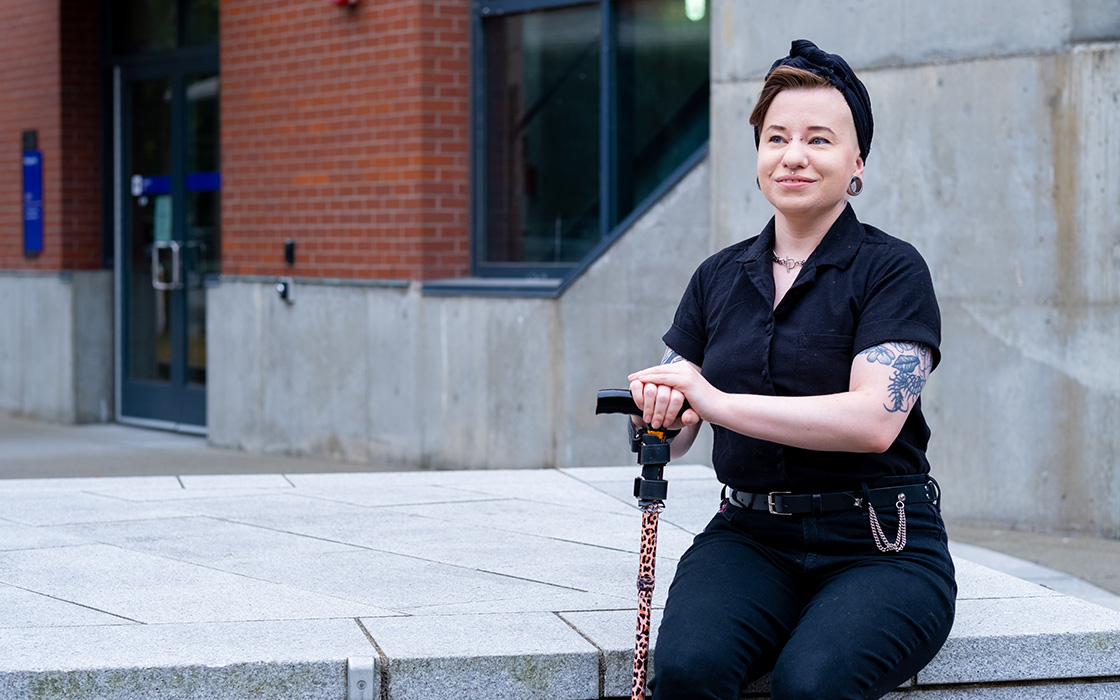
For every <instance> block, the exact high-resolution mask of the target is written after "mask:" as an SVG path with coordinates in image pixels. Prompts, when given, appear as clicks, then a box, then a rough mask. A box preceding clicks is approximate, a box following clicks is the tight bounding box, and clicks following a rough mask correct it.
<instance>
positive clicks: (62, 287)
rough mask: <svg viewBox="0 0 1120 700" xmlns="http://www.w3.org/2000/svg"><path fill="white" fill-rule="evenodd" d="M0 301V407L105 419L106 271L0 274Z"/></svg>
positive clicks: (65, 418) (109, 410)
mask: <svg viewBox="0 0 1120 700" xmlns="http://www.w3.org/2000/svg"><path fill="white" fill-rule="evenodd" d="M0 299H3V300H4V303H3V304H0V410H4V411H7V412H9V413H15V414H18V415H25V416H30V417H33V418H39V419H42V420H49V421H56V422H63V423H86V422H97V421H106V420H109V418H111V417H112V415H113V277H112V273H111V272H109V271H91V272H67V273H64V274H61V275H60V274H51V275H40V274H26V273H0Z"/></svg>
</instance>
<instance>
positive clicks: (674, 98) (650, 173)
mask: <svg viewBox="0 0 1120 700" xmlns="http://www.w3.org/2000/svg"><path fill="white" fill-rule="evenodd" d="M601 16H602V12H601V7H600V6H599V3H588V4H583V5H579V6H576V7H564V8H547V9H543V8H542V9H540V10H534V11H528V12H522V13H520V14H506V15H501V16H497V17H487V16H484V17H483V21H482V27H483V40H484V44H485V51H484V55H485V61H484V65H482V66H480V67H479V69H480V70H481V71H482V75H481V80H482V83H483V85H484V86H485V110H484V111H483V113H482V117H483V120H484V124H485V127H484V128H485V137H484V142H483V144H482V146H481V149H480V155H481V164H482V166H483V168H484V169H485V172H484V173H483V174H482V177H480V178H476V184H475V186H476V187H479V188H481V191H480V192H479V196H477V198H476V202H478V203H479V206H480V207H481V208H482V210H483V216H482V222H481V223H482V227H483V230H482V231H479V232H476V235H480V236H481V237H482V245H481V246H479V248H478V250H479V251H480V259H479V263H480V267H481V268H483V269H484V271H486V270H493V269H497V270H499V271H501V270H505V269H507V268H508V267H509V266H511V265H512V266H519V267H521V268H522V269H523V270H526V271H529V272H534V271H535V272H542V271H543V272H544V273H545V274H547V273H548V271H549V270H550V269H552V270H557V271H558V272H562V271H563V270H567V269H571V268H572V267H574V266H575V265H576V264H578V263H579V262H580V261H581V260H582V259H583V258H584V257H585V256H586V255H587V254H588V253H589V252H590V251H591V250H592V249H593V248H594V247H595V246H597V245H598V244H599V242H600V241H602V239H603V238H604V237H605V236H606V235H607V234H608V233H609V230H610V229H611V228H613V227H614V226H615V225H617V224H618V223H619V222H620V221H622V220H623V219H625V218H626V217H627V216H628V215H629V214H630V213H631V212H633V211H634V210H635V208H636V207H638V206H640V205H641V204H642V202H643V201H644V200H645V199H646V198H648V197H649V196H650V195H651V194H652V193H654V192H655V191H656V190H657V189H658V188H659V187H660V186H661V185H662V183H664V182H665V181H666V180H667V179H668V178H669V177H670V176H671V175H672V174H673V173H675V172H676V171H677V169H678V168H679V167H680V166H681V164H682V163H684V162H685V161H686V160H687V159H688V158H689V156H691V155H692V154H693V153H695V152H696V151H697V149H699V148H700V147H701V146H703V145H704V143H706V142H707V140H708V128H709V127H708V121H709V107H708V103H709V77H708V74H709V32H710V22H709V20H708V17H707V12H706V3H704V2H699V0H691V1H690V2H685V1H684V0H615V1H614V2H612V5H611V13H610V16H611V17H612V26H611V27H609V31H608V32H607V33H606V37H605V40H606V41H604V37H603V36H602V33H601V32H600V18H601ZM604 44H605V45H604ZM604 49H606V50H604ZM604 56H606V60H608V61H610V63H609V66H608V68H609V70H608V71H607V72H608V73H609V74H611V75H612V76H613V78H612V80H611V93H613V94H609V95H604V93H603V91H602V90H601V89H600V88H601V80H602V78H601V76H602V74H603V72H604V71H602V70H601V65H600V62H601V61H602V60H603V57H604ZM603 110H606V111H607V114H608V119H607V124H608V125H609V126H608V127H607V133H606V134H605V135H604V134H603V133H602V131H603V122H602V120H601V119H600V115H601V113H602V111H603ZM604 136H605V138H604ZM604 143H605V144H607V145H608V147H609V149H610V150H609V152H608V154H607V155H608V162H609V168H608V170H607V173H609V175H607V173H601V172H600V171H601V169H602V163H601V158H600V148H601V144H604ZM604 176H607V177H609V180H608V183H607V186H606V187H605V188H604V187H601V184H600V178H601V177H604ZM603 189H606V190H607V191H608V192H609V195H610V197H609V200H607V201H606V202H602V201H600V198H601V196H602V190H603ZM604 208H605V216H602V217H601V216H600V211H601V210H604ZM604 223H605V224H606V226H604ZM604 229H606V230H604Z"/></svg>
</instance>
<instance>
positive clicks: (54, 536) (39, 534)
mask: <svg viewBox="0 0 1120 700" xmlns="http://www.w3.org/2000/svg"><path fill="white" fill-rule="evenodd" d="M87 541H88V540H86V539H85V538H83V537H75V536H74V535H70V534H67V533H65V532H60V531H58V530H55V529H53V528H47V527H36V526H34V525H23V524H21V523H13V522H10V521H5V520H0V552H8V551H12V550H16V549H39V548H45V547H68V546H70V545H75V544H85V543H86V542H87Z"/></svg>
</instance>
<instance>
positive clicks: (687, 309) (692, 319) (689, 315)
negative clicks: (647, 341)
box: [661, 265, 708, 365]
mask: <svg viewBox="0 0 1120 700" xmlns="http://www.w3.org/2000/svg"><path fill="white" fill-rule="evenodd" d="M703 270H704V266H703V265H701V266H700V267H699V268H698V269H697V270H696V271H695V272H694V273H692V279H691V280H689V282H688V287H687V288H686V289H685V291H684V295H683V296H682V297H681V301H680V304H678V305H677V313H676V314H675V315H674V317H673V325H672V326H670V327H669V330H668V331H667V332H666V333H665V335H663V336H661V339H662V340H664V341H665V345H666V346H667V347H670V348H672V349H673V350H675V351H676V352H677V354H679V355H680V356H681V357H683V358H684V359H686V360H688V361H689V362H692V363H693V364H695V365H702V364H703V363H704V348H705V347H706V346H707V335H708V334H707V330H706V325H705V322H704V318H705V316H704V303H703V299H704V293H703V281H702V280H703V277H704V275H703Z"/></svg>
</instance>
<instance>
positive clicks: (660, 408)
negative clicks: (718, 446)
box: [628, 362, 718, 430]
mask: <svg viewBox="0 0 1120 700" xmlns="http://www.w3.org/2000/svg"><path fill="white" fill-rule="evenodd" d="M628 379H629V380H630V395H631V396H632V397H633V398H634V403H636V404H637V405H638V408H640V409H641V410H642V420H643V421H644V422H645V423H646V425H648V426H649V427H650V428H653V429H654V430H659V429H661V428H665V429H667V430H680V429H682V428H685V427H687V426H691V425H696V424H698V423H699V422H700V421H701V419H702V418H703V416H704V414H705V407H706V406H707V405H708V404H709V403H710V402H711V401H712V400H713V399H714V398H715V394H716V393H718V390H717V389H716V388H715V387H713V386H712V385H711V384H709V383H708V380H706V379H704V377H703V376H702V375H701V374H700V371H699V369H697V367H696V365H694V364H692V363H691V362H673V363H671V364H665V365H656V366H654V367H649V368H647V369H643V370H641V371H638V372H634V373H633V374H631V375H630V376H629V377H628ZM685 398H687V399H688V403H689V408H687V409H685V410H684V411H683V412H682V411H681V407H682V406H683V405H684V400H685ZM678 414H679V415H678Z"/></svg>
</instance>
